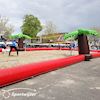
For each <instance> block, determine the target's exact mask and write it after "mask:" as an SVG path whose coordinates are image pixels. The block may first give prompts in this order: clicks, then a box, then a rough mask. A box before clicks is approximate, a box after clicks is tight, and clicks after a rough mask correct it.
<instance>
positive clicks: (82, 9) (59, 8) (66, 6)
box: [0, 0, 100, 32]
mask: <svg viewBox="0 0 100 100" xmlns="http://www.w3.org/2000/svg"><path fill="white" fill-rule="evenodd" d="M99 7H100V1H99V0H88V1H87V0H0V14H1V15H2V16H7V17H8V18H9V19H10V22H11V24H13V25H15V28H16V30H15V31H18V30H19V29H20V26H21V24H22V18H23V16H24V15H25V14H33V15H34V16H37V17H38V18H39V19H40V20H41V22H42V23H45V22H46V21H52V22H53V23H54V24H55V25H56V26H57V27H58V30H59V31H62V32H67V31H72V30H75V29H77V28H80V27H86V28H89V27H92V26H99V27H100V23H99V18H100V10H99Z"/></svg>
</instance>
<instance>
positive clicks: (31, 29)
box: [21, 15, 42, 38]
mask: <svg viewBox="0 0 100 100" xmlns="http://www.w3.org/2000/svg"><path fill="white" fill-rule="evenodd" d="M21 30H22V32H23V34H26V35H28V36H30V37H32V38H34V37H36V35H37V33H38V32H39V31H41V30H42V26H41V23H40V21H39V19H38V18H37V17H35V16H33V15H25V16H24V20H23V25H22V26H21Z"/></svg>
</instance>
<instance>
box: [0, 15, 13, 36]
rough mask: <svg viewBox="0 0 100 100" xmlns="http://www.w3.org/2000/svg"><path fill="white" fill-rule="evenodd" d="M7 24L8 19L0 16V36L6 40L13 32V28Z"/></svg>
mask: <svg viewBox="0 0 100 100" xmlns="http://www.w3.org/2000/svg"><path fill="white" fill-rule="evenodd" d="M8 22H9V20H8V18H6V17H1V16H0V34H3V35H4V36H5V37H6V38H8V37H9V35H10V34H11V33H12V32H13V31H14V30H13V26H12V25H10V24H8Z"/></svg>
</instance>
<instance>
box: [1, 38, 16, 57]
mask: <svg viewBox="0 0 100 100" xmlns="http://www.w3.org/2000/svg"><path fill="white" fill-rule="evenodd" d="M1 39H2V42H3V44H2V52H3V53H4V52H9V56H10V55H11V52H12V51H13V49H15V51H16V52H17V56H18V45H17V42H16V40H12V41H10V42H11V44H9V45H8V44H7V40H6V39H4V38H3V37H1Z"/></svg>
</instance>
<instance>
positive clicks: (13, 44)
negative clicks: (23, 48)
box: [9, 40, 18, 56]
mask: <svg viewBox="0 0 100 100" xmlns="http://www.w3.org/2000/svg"><path fill="white" fill-rule="evenodd" d="M13 49H15V51H16V52H17V56H18V49H17V43H16V41H15V40H13V41H12V44H11V45H10V51H9V56H10V54H11V52H12V50H13Z"/></svg>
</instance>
